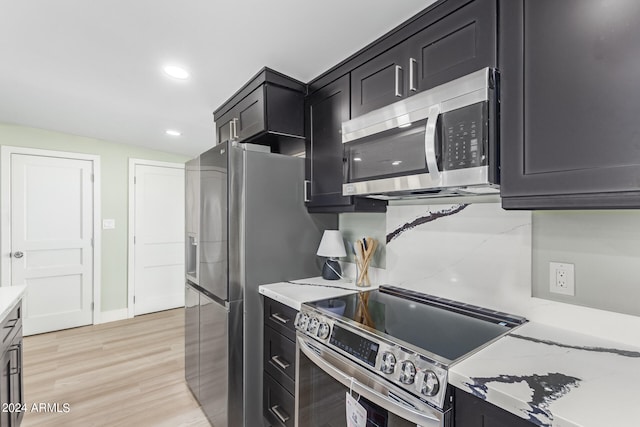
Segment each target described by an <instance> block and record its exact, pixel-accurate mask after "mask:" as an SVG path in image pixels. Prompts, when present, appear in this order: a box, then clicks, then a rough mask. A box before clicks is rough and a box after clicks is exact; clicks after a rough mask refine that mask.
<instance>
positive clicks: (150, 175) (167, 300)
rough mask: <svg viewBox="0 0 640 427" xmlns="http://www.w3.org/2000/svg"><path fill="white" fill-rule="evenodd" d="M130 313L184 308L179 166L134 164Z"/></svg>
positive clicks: (181, 200)
mask: <svg viewBox="0 0 640 427" xmlns="http://www.w3.org/2000/svg"><path fill="white" fill-rule="evenodd" d="M134 200H135V201H134V204H135V207H134V209H135V212H134V223H135V224H134V231H133V234H134V248H135V249H134V285H133V286H134V315H139V314H144V313H151V312H154V311H160V310H168V309H170V308H176V307H184V280H185V279H184V277H185V276H184V274H185V272H184V250H185V249H184V209H185V208H184V168H171V167H163V166H147V165H135V195H134Z"/></svg>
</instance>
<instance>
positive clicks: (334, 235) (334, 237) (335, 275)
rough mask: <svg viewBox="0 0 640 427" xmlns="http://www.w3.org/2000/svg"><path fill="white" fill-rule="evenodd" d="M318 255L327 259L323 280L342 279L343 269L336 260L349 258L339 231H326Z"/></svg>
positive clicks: (323, 269) (323, 270) (323, 267)
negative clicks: (344, 257)
mask: <svg viewBox="0 0 640 427" xmlns="http://www.w3.org/2000/svg"><path fill="white" fill-rule="evenodd" d="M317 255H318V256H323V257H327V260H326V261H325V263H324V265H323V266H322V278H323V279H325V280H337V279H340V277H341V275H342V269H341V268H340V263H338V260H337V259H336V258H339V257H343V256H347V251H345V249H344V241H343V240H342V234H341V233H340V231H339V230H325V231H324V234H323V235H322V240H321V241H320V246H318V252H317Z"/></svg>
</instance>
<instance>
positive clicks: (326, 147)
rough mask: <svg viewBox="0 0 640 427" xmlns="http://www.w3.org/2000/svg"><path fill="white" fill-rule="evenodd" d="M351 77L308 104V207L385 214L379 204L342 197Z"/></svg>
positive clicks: (330, 86) (322, 91)
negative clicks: (343, 131) (343, 123)
mask: <svg viewBox="0 0 640 427" xmlns="http://www.w3.org/2000/svg"><path fill="white" fill-rule="evenodd" d="M349 97H350V95H349V76H348V75H344V76H342V77H340V78H338V79H337V80H335V81H334V82H332V83H329V84H328V85H326V86H325V87H323V88H322V89H320V90H317V91H316V92H314V93H313V94H311V95H310V96H308V97H307V98H306V100H305V113H306V115H307V118H306V120H305V123H306V126H307V131H306V133H307V137H308V138H307V143H306V150H305V151H306V167H305V174H306V182H305V203H306V206H307V209H308V210H309V211H310V212H353V211H360V212H384V211H385V210H386V205H387V203H386V202H384V201H380V200H374V199H365V198H361V197H353V196H343V195H342V184H343V170H344V167H345V159H344V148H343V146H342V134H341V126H342V122H344V121H346V120H349V119H350V118H351V114H350V105H349Z"/></svg>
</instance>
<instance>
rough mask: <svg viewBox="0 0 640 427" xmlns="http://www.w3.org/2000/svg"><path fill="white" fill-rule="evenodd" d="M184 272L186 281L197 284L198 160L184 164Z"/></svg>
mask: <svg viewBox="0 0 640 427" xmlns="http://www.w3.org/2000/svg"><path fill="white" fill-rule="evenodd" d="M185 169H186V171H185V191H184V194H185V221H184V224H185V232H186V238H185V244H186V247H185V270H186V275H187V280H188V281H189V282H191V283H195V284H196V285H197V284H198V264H199V263H198V240H199V238H198V235H199V234H200V158H195V159H192V160H189V161H188V162H187V163H186V164H185Z"/></svg>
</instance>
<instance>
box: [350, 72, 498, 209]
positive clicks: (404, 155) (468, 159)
mask: <svg viewBox="0 0 640 427" xmlns="http://www.w3.org/2000/svg"><path fill="white" fill-rule="evenodd" d="M498 77H499V76H498V73H497V71H496V70H495V69H491V68H485V69H482V70H479V71H477V72H475V73H472V74H469V75H467V76H464V77H461V78H458V79H456V80H453V81H451V82H448V83H445V84H443V85H440V86H437V87H435V88H432V89H430V90H427V91H424V92H421V93H418V94H416V95H413V96H411V97H409V98H407V99H405V100H402V101H398V102H396V103H394V104H391V105H389V106H387V107H384V108H381V109H379V110H375V111H372V112H370V113H367V114H364V115H362V116H359V117H356V118H354V119H352V120H349V121H346V122H344V123H343V124H342V142H343V144H344V149H345V158H346V162H347V164H346V166H347V167H346V169H345V184H344V185H343V188H342V189H343V191H342V193H343V194H344V195H366V196H369V197H374V198H379V199H394V198H400V197H406V196H423V197H425V196H429V195H433V196H443V195H466V194H479V193H480V194H486V193H498V192H499V183H500V177H499V151H498V142H499V138H498V127H497V120H498V96H499V94H498V89H499V88H498V86H499V79H498Z"/></svg>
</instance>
